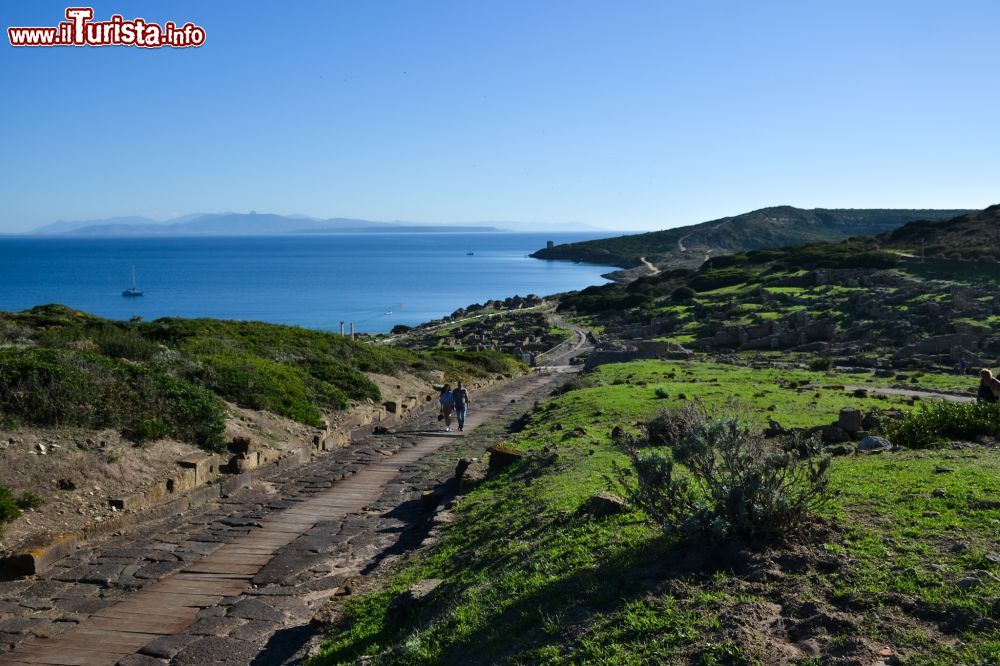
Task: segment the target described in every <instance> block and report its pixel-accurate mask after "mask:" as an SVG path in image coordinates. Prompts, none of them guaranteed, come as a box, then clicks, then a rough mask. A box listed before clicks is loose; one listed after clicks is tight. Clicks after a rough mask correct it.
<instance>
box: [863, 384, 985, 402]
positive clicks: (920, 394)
mask: <svg viewBox="0 0 1000 666" xmlns="http://www.w3.org/2000/svg"><path fill="white" fill-rule="evenodd" d="M844 390H846V391H858V390H864V391H868V392H869V393H874V394H876V395H901V396H905V397H907V398H919V399H921V400H947V401H949V402H975V401H976V397H975V396H972V395H956V394H954V393H938V392H936V391H920V390H916V389H896V388H877V387H872V386H845V387H844Z"/></svg>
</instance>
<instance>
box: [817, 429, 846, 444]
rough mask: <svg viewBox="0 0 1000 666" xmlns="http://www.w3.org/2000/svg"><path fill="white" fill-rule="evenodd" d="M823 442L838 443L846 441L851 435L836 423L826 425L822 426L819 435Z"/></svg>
mask: <svg viewBox="0 0 1000 666" xmlns="http://www.w3.org/2000/svg"><path fill="white" fill-rule="evenodd" d="M820 437H822V439H823V443H824V444H839V443H840V442H846V441H848V440H849V439H850V438H851V437H850V435H848V434H847V432H846V431H845V430H844V429H843V428H841V427H840V426H838V425H828V426H823V429H822V431H821V435H820Z"/></svg>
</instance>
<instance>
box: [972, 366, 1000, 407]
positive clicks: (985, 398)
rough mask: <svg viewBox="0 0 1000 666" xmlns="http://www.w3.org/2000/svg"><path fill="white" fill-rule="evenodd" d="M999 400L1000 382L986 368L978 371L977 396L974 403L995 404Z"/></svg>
mask: <svg viewBox="0 0 1000 666" xmlns="http://www.w3.org/2000/svg"><path fill="white" fill-rule="evenodd" d="M998 400H1000V380H998V379H997V378H996V377H994V376H993V373H992V372H990V371H989V369H987V368H983V369H982V370H980V371H979V395H977V396H976V402H997V401H998Z"/></svg>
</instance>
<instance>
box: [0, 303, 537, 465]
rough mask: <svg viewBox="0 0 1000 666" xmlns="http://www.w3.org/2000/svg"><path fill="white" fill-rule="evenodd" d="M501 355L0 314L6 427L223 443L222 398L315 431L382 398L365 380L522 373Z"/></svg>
mask: <svg viewBox="0 0 1000 666" xmlns="http://www.w3.org/2000/svg"><path fill="white" fill-rule="evenodd" d="M520 367H521V366H520V365H519V364H518V363H517V362H515V361H514V360H513V359H512V358H510V357H508V356H504V355H502V354H500V353H498V352H445V351H441V352H427V353H424V352H417V351H411V350H403V349H394V348H390V347H384V346H375V345H370V344H365V343H361V342H356V341H353V340H351V339H349V338H346V337H343V336H339V335H335V334H332V333H324V332H321V331H314V330H307V329H302V328H296V327H291V326H281V325H277V324H266V323H261V322H235V321H221V320H215V319H159V320H156V321H153V322H148V323H147V322H142V321H131V322H119V321H111V320H107V319H102V318H100V317H95V316H93V315H89V314H86V313H84V312H79V311H76V310H72V309H70V308H66V307H63V306H58V305H49V306H40V307H36V308H33V309H31V310H27V311H25V312H21V313H2V314H0V425H3V426H17V425H40V426H61V425H68V426H81V427H88V428H106V427H111V428H117V429H120V430H121V431H122V433H123V434H125V435H126V436H127V437H129V438H131V439H133V440H135V441H146V440H151V439H156V438H159V437H165V436H170V437H174V438H177V439H180V440H182V441H190V442H193V443H196V444H198V445H199V446H202V447H204V448H208V449H213V448H218V447H219V446H221V444H222V441H221V438H222V433H223V431H224V429H225V417H226V402H227V401H228V402H231V403H235V404H236V405H238V406H240V407H245V408H249V409H258V410H267V411H270V412H273V413H275V414H278V415H281V416H285V417H288V418H290V419H294V420H296V421H298V422H300V423H304V424H307V425H312V426H319V425H322V422H323V415H324V413H328V412H332V411H335V410H342V409H345V408H347V407H348V406H349V405H350V404H351V402H363V401H378V400H380V399H381V395H380V391H379V388H378V386H376V385H375V383H374V382H372V381H371V380H370V379H369V378H368V377H367V376H366V375H365V374H364V373H366V372H372V373H381V374H386V375H395V374H398V373H400V372H414V373H421V372H425V371H428V370H441V371H444V372H445V373H446V375H447V376H448V377H449V378H450V379H451V378H456V379H457V378H467V377H476V376H485V375H489V374H498V373H505V374H509V373H513V372H517V371H518V369H519V368H520Z"/></svg>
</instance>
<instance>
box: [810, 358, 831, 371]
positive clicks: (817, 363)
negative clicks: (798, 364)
mask: <svg viewBox="0 0 1000 666" xmlns="http://www.w3.org/2000/svg"><path fill="white" fill-rule="evenodd" d="M832 367H833V359H831V358H829V357H827V356H818V357H816V358H814V359H811V360H810V361H809V369H810V370H815V371H816V372H823V371H826V370H829V369H830V368H832Z"/></svg>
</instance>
